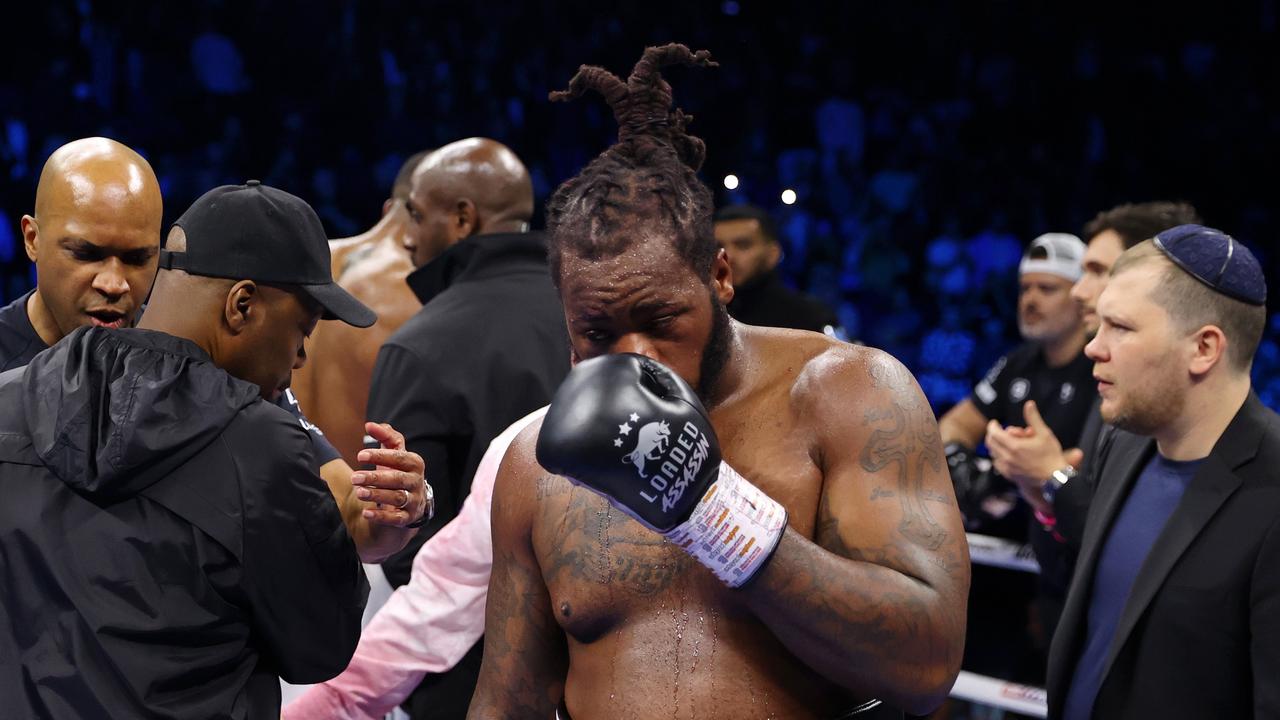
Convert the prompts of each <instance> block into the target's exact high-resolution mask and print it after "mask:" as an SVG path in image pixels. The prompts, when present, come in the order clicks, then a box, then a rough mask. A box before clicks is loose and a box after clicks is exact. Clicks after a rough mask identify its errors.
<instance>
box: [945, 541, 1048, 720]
mask: <svg viewBox="0 0 1280 720" xmlns="http://www.w3.org/2000/svg"><path fill="white" fill-rule="evenodd" d="M966 537H967V538H968V540H969V558H970V560H971V561H972V562H973V563H974V564H976V565H987V566H989V567H998V568H1004V569H1006V570H1013V571H1016V572H1028V573H1039V572H1040V565H1039V563H1037V562H1036V559H1035V554H1034V553H1033V552H1032V550H1031V546H1030V545H1024V544H1022V543H1016V542H1013V541H1012V540H1005V539H1004V538H997V537H991V536H989V535H977V534H974V533H968V534H967V536H966ZM951 697H953V698H956V699H957V700H967V701H969V702H975V703H980V704H982V705H987V706H989V707H995V708H1000V709H1001V710H1009V711H1011V712H1016V713H1022V714H1023V715H1030V716H1031V717H1037V718H1042V717H1046V716H1047V715H1048V713H1049V711H1048V705H1047V702H1046V694H1045V691H1044V688H1038V687H1034V686H1031V685H1020V684H1018V683H1015V682H1009V681H1008V680H1001V679H999V678H993V677H987V676H985V675H978V674H977V673H971V672H968V671H965V670H961V671H960V676H959V677H957V678H956V684H955V685H954V686H952V688H951Z"/></svg>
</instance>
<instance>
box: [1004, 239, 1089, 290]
mask: <svg viewBox="0 0 1280 720" xmlns="http://www.w3.org/2000/svg"><path fill="white" fill-rule="evenodd" d="M1084 248H1085V245H1084V241H1083V240H1081V239H1080V238H1078V237H1076V236H1075V235H1072V234H1071V233H1045V234H1043V235H1041V236H1040V237H1038V238H1036V239H1035V240H1032V241H1031V247H1029V248H1027V252H1026V254H1024V255H1023V256H1022V264H1020V265H1018V275H1025V274H1027V273H1048V274H1050V275H1057V276H1058V277H1061V278H1066V279H1068V280H1070V281H1071V282H1075V281H1077V280H1079V279H1080V276H1081V275H1082V274H1084V271H1083V270H1082V268H1081V267H1080V263H1081V262H1082V261H1083V260H1084ZM1038 249H1040V250H1042V251H1043V252H1036V251H1037V250H1038ZM1033 254H1034V255H1036V256H1037V257H1035V258H1033V257H1032V255H1033Z"/></svg>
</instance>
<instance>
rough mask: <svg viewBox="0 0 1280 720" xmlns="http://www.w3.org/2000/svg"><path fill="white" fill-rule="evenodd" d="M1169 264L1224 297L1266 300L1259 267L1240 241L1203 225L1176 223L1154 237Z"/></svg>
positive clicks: (1253, 301) (1255, 301) (1254, 302)
mask: <svg viewBox="0 0 1280 720" xmlns="http://www.w3.org/2000/svg"><path fill="white" fill-rule="evenodd" d="M1154 242H1155V246H1156V247H1157V248H1159V249H1160V251H1161V252H1163V253H1164V254H1165V255H1166V256H1167V257H1168V258H1169V259H1170V260H1172V261H1173V264H1175V265H1177V266H1178V267H1180V268H1182V269H1183V270H1184V271H1186V272H1187V273H1188V274H1190V275H1191V276H1192V277H1194V278H1195V279H1197V280H1199V281H1200V282H1202V283H1204V284H1205V285H1208V286H1209V287H1210V288H1213V289H1214V290H1216V291H1217V292H1220V293H1222V294H1223V295H1226V296H1227V297H1231V298H1235V299H1236V300H1239V301H1241V302H1245V303H1249V304H1250V305H1264V304H1266V302H1267V279H1266V278H1265V277H1263V275H1262V266H1261V265H1259V264H1258V259H1257V258H1256V257H1254V256H1253V253H1251V252H1249V248H1247V247H1245V246H1244V245H1243V244H1241V243H1240V241H1238V240H1236V239H1235V238H1233V237H1231V236H1230V235H1228V234H1226V233H1224V232H1222V231H1221V230H1214V229H1213V228H1207V227H1204V226H1203V225H1179V226H1177V227H1174V228H1169V229H1168V230H1165V231H1164V232H1162V233H1160V234H1159V235H1156V236H1155V239H1154Z"/></svg>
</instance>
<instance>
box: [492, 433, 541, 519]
mask: <svg viewBox="0 0 1280 720" xmlns="http://www.w3.org/2000/svg"><path fill="white" fill-rule="evenodd" d="M541 429H542V418H541V417H538V418H536V419H535V420H533V421H532V422H530V423H529V424H528V426H527V427H525V428H524V429H523V430H521V431H520V433H519V434H518V435H516V437H515V439H514V440H512V441H511V445H510V446H508V447H507V451H506V454H504V455H503V457H502V463H501V464H500V465H499V466H498V476H497V479H496V480H495V481H494V487H493V510H492V512H493V518H494V524H495V527H497V526H506V528H505V529H506V530H508V531H515V532H519V531H521V530H525V529H528V528H529V527H530V526H531V523H532V519H533V508H534V506H535V503H536V500H537V493H538V485H539V483H541V482H543V478H544V477H545V476H546V475H547V474H548V473H547V471H546V470H544V469H543V468H542V466H541V465H539V464H538V458H537V454H536V448H537V445H538V432H539V431H540V430H541Z"/></svg>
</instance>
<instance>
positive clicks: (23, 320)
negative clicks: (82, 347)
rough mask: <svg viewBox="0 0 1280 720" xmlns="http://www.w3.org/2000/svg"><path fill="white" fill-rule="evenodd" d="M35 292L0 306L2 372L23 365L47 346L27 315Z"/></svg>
mask: <svg viewBox="0 0 1280 720" xmlns="http://www.w3.org/2000/svg"><path fill="white" fill-rule="evenodd" d="M34 292H35V290H32V291H31V292H28V293H26V294H25V295H23V296H22V297H20V298H18V299H17V300H14V301H13V302H11V303H9V304H8V305H5V306H4V307H2V308H0V372H4V371H5V370H12V369H14V368H17V367H23V366H24V365H26V364H27V363H29V362H31V358H33V357H35V356H36V354H37V353H39V352H40V351H41V350H44V349H45V347H46V346H45V344H44V341H43V340H41V339H40V336H39V335H38V334H37V333H36V328H35V326H34V325H32V324H31V318H30V317H28V316H27V300H29V299H30V298H31V293H34Z"/></svg>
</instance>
